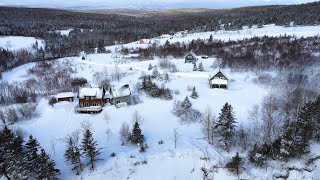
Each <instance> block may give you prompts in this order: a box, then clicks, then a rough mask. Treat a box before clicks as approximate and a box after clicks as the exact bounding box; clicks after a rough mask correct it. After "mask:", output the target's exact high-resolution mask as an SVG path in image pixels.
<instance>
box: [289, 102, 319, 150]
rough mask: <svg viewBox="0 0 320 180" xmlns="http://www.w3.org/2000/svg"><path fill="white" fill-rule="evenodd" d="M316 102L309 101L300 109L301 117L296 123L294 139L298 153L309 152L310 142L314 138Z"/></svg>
mask: <svg viewBox="0 0 320 180" xmlns="http://www.w3.org/2000/svg"><path fill="white" fill-rule="evenodd" d="M314 112H315V109H314V103H312V102H308V103H306V105H305V106H304V107H302V108H301V110H300V111H299V117H298V120H297V123H296V136H295V139H294V144H295V151H296V153H297V155H302V154H304V153H308V152H309V151H310V149H309V142H310V140H311V139H312V133H313V130H314Z"/></svg>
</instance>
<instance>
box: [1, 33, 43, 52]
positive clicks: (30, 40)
mask: <svg viewBox="0 0 320 180" xmlns="http://www.w3.org/2000/svg"><path fill="white" fill-rule="evenodd" d="M36 41H37V42H38V48H40V47H42V48H44V41H43V40H41V39H36V38H34V37H24V36H0V48H4V49H8V50H11V51H17V50H20V49H25V50H28V51H32V50H33V48H32V47H33V45H34V44H35V43H36Z"/></svg>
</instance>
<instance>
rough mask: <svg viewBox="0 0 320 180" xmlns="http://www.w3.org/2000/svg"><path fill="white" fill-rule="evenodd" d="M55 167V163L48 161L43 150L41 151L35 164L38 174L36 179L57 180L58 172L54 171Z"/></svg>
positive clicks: (47, 156) (57, 170) (48, 158)
mask: <svg viewBox="0 0 320 180" xmlns="http://www.w3.org/2000/svg"><path fill="white" fill-rule="evenodd" d="M55 165H56V164H55V162H54V161H53V160H51V159H50V157H49V155H48V154H47V153H46V152H45V150H44V149H41V153H40V155H39V158H38V161H37V164H36V165H35V168H36V169H37V174H38V177H37V179H50V180H51V179H57V176H58V175H59V174H60V170H59V169H55Z"/></svg>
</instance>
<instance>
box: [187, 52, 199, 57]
mask: <svg viewBox="0 0 320 180" xmlns="http://www.w3.org/2000/svg"><path fill="white" fill-rule="evenodd" d="M189 55H191V56H193V57H194V58H197V55H196V54H195V53H194V52H193V51H191V52H189V53H188V54H187V55H186V57H187V56H189Z"/></svg>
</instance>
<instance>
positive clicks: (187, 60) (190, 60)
mask: <svg viewBox="0 0 320 180" xmlns="http://www.w3.org/2000/svg"><path fill="white" fill-rule="evenodd" d="M197 60H198V58H197V55H196V54H195V53H194V52H193V51H191V52H189V53H188V54H187V55H186V56H185V57H184V63H195V62H196V61H197Z"/></svg>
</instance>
